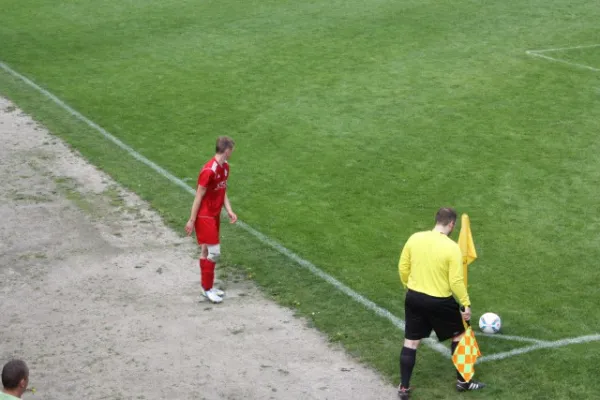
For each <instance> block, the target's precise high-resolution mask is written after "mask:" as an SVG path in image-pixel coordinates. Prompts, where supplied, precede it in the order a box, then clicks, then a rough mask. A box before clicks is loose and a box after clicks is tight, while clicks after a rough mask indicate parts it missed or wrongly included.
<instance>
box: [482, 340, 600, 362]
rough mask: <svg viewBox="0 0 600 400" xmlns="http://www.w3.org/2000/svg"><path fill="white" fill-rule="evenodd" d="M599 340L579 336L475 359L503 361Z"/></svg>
mask: <svg viewBox="0 0 600 400" xmlns="http://www.w3.org/2000/svg"><path fill="white" fill-rule="evenodd" d="M599 340H600V334H596V335H587V336H580V337H576V338H569V339H561V340H556V341H553V342H540V343H536V344H533V345H531V346H526V347H521V348H518V349H514V350H510V351H505V352H502V353H496V354H491V355H489V356H482V357H479V358H478V359H477V362H478V363H480V362H487V361H498V360H504V359H506V358H509V357H514V356H519V355H521V354H525V353H529V352H531V351H534V350H542V349H554V348H557V347H563V346H568V345H571V344H582V343H589V342H596V341H599Z"/></svg>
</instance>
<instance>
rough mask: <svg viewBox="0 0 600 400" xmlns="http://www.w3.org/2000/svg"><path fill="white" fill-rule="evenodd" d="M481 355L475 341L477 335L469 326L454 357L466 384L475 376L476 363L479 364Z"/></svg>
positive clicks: (453, 360) (453, 359)
mask: <svg viewBox="0 0 600 400" xmlns="http://www.w3.org/2000/svg"><path fill="white" fill-rule="evenodd" d="M480 355H481V352H480V351H479V345H478V344H477V340H475V333H474V332H473V328H471V326H469V327H467V331H466V332H465V334H464V336H463V337H462V339H460V342H458V345H457V346H456V350H454V354H453V355H452V362H453V363H454V366H455V367H456V369H457V370H458V372H460V374H461V375H462V377H463V378H464V379H465V382H469V381H470V380H471V379H473V376H475V362H477V357H479V356H480Z"/></svg>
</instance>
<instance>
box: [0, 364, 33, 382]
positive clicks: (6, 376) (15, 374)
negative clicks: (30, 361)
mask: <svg viewBox="0 0 600 400" xmlns="http://www.w3.org/2000/svg"><path fill="white" fill-rule="evenodd" d="M27 378H29V368H27V364H25V362H24V361H21V360H11V361H9V362H7V363H6V364H5V365H4V367H3V368H2V386H4V388H5V389H16V388H17V387H18V386H19V384H20V383H21V381H22V380H23V379H27Z"/></svg>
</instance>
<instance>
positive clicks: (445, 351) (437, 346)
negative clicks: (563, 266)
mask: <svg viewBox="0 0 600 400" xmlns="http://www.w3.org/2000/svg"><path fill="white" fill-rule="evenodd" d="M596 46H600V44H598V45H593V46H589V47H596ZM551 50H552V49H550V50H547V51H551ZM555 50H556V49H555ZM540 51H544V50H540ZM0 69H3V70H4V71H6V72H8V73H9V74H11V75H13V76H14V77H16V78H18V79H20V80H22V81H23V82H25V83H26V84H27V85H28V86H30V87H31V88H33V89H35V90H36V91H38V92H39V93H41V94H42V95H44V96H46V97H47V98H49V99H50V100H52V101H53V102H54V103H55V104H56V105H58V106H59V107H61V108H62V109H64V110H65V111H67V112H69V114H71V115H72V116H74V117H75V118H77V119H79V120H80V121H82V122H83V123H85V124H86V125H88V126H89V127H91V128H93V129H94V130H96V131H97V132H99V133H100V134H101V135H102V136H104V137H105V138H106V139H107V140H109V141H111V142H112V143H114V144H115V145H117V146H118V147H119V148H121V149H122V150H124V151H125V152H127V153H128V154H129V155H130V156H131V157H133V158H134V159H136V160H137V161H139V162H141V163H143V164H145V165H146V166H148V167H150V168H151V169H152V170H154V171H155V172H157V173H158V174H159V175H161V176H162V177H164V178H165V179H167V180H168V181H170V182H171V183H174V184H175V185H177V186H179V187H180V188H182V189H184V190H185V191H186V192H188V193H189V194H191V195H195V190H194V189H193V188H191V187H190V186H189V185H188V184H187V183H186V182H185V181H184V180H182V179H180V178H178V177H176V176H175V175H173V174H171V173H170V172H169V171H167V170H165V169H164V168H162V167H161V166H160V165H158V164H156V163H154V162H153V161H151V160H149V159H148V158H146V157H144V156H143V155H142V154H140V153H138V152H137V151H136V150H135V149H134V148H132V147H131V146H129V145H127V144H125V143H124V142H122V141H121V140H120V139H118V138H117V137H115V136H114V135H112V134H111V133H110V132H108V131H107V130H105V129H104V128H102V127H101V126H99V125H98V124H96V123H95V122H93V121H91V120H90V119H89V118H87V117H85V116H84V115H83V114H81V113H80V112H78V111H77V110H75V109H73V108H72V107H70V106H69V105H68V104H66V103H65V102H64V101H62V100H61V99H60V98H58V97H57V96H55V95H54V94H52V93H51V92H49V91H47V90H46V89H44V88H42V87H41V86H39V85H38V84H36V83H35V82H33V81H32V80H30V79H29V78H27V77H26V76H24V75H22V74H20V73H19V72H17V71H15V70H13V69H12V68H11V67H9V66H8V65H7V64H5V63H4V62H2V61H0ZM598 71H600V70H598ZM237 225H238V226H239V227H240V228H242V229H243V230H245V231H246V232H248V233H250V234H251V235H252V236H254V237H255V238H256V239H258V240H259V241H260V242H261V243H263V244H265V245H267V246H269V247H271V248H272V249H274V250H276V251H278V252H279V253H281V254H282V255H284V256H286V257H287V258H289V259H290V260H292V261H294V262H296V263H297V264H298V265H300V266H302V267H304V268H306V269H308V270H309V271H310V272H311V273H313V274H315V275H316V276H318V277H319V278H321V279H323V280H324V281H326V282H327V283H329V284H331V285H332V286H334V287H335V288H336V289H338V290H339V291H341V292H342V293H344V294H346V295H348V296H349V297H350V298H351V299H353V300H354V301H356V302H357V303H359V304H361V305H363V306H364V307H365V308H367V309H369V310H371V311H373V312H375V314H377V315H378V316H380V317H383V318H386V319H387V320H389V321H390V322H391V323H392V324H393V325H394V326H396V327H397V328H398V329H400V330H402V331H404V330H405V322H404V320H402V319H400V318H398V317H397V316H395V315H394V314H392V313H391V312H390V311H388V310H386V309H385V308H383V307H380V306H378V305H377V304H375V303H374V302H372V301H371V300H369V299H367V298H366V297H364V296H363V295H361V294H359V293H357V292H355V291H354V290H352V289H351V288H350V287H348V286H346V285H345V284H343V283H342V282H340V281H339V280H337V279H336V278H334V277H333V276H331V275H329V274H327V273H326V272H324V271H323V270H321V269H320V268H318V267H317V266H316V265H314V264H313V263H311V262H310V261H308V260H305V259H304V258H302V257H300V256H299V255H297V254H296V253H294V252H293V251H291V250H289V249H287V248H286V247H284V246H283V245H281V244H280V243H278V242H277V241H275V240H273V239H271V238H269V237H268V236H266V235H264V234H263V233H261V232H259V231H257V230H256V229H254V228H252V227H251V226H250V225H248V224H246V223H244V222H242V221H240V220H238V222H237ZM483 336H485V337H491V338H497V339H503V340H511V341H519V342H529V343H534V344H533V345H531V346H526V347H521V348H517V349H513V350H510V351H505V352H501V353H495V354H491V355H489V356H483V357H481V358H480V360H481V361H482V362H485V361H495V360H502V359H505V358H509V357H512V356H516V355H521V354H525V353H528V352H530V351H534V350H538V349H545V348H554V347H562V346H566V345H570V344H578V343H587V342H591V341H600V334H595V335H587V336H580V337H575V338H566V339H560V340H557V341H543V340H538V339H534V338H527V337H521V336H512V335H483ZM423 342H424V344H425V345H426V346H428V347H430V348H431V349H432V350H435V351H436V352H438V353H440V354H441V355H443V356H444V357H446V358H450V357H451V353H450V349H449V348H448V347H447V346H445V345H443V344H442V343H439V342H438V341H437V340H435V338H433V337H432V338H427V339H424V340H423Z"/></svg>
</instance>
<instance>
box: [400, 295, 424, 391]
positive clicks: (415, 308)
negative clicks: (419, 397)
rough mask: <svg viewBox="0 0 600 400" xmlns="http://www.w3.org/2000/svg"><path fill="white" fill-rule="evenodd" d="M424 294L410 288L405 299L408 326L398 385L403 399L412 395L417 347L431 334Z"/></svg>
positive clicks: (401, 352)
mask: <svg viewBox="0 0 600 400" xmlns="http://www.w3.org/2000/svg"><path fill="white" fill-rule="evenodd" d="M422 296H423V295H422V294H420V293H417V292H413V291H412V290H409V291H408V292H407V293H406V298H405V301H404V314H405V318H406V326H405V339H404V346H403V347H402V350H401V351H400V386H398V396H399V397H400V398H401V399H403V400H404V399H408V398H409V396H410V379H411V377H412V373H413V369H414V367H415V363H416V361H417V348H418V347H419V344H420V343H421V339H423V338H426V337H428V336H429V335H430V334H431V325H430V324H429V322H428V320H427V316H426V315H425V314H424V311H425V309H424V308H423V306H422V304H423V300H422V298H421V297H422Z"/></svg>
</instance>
